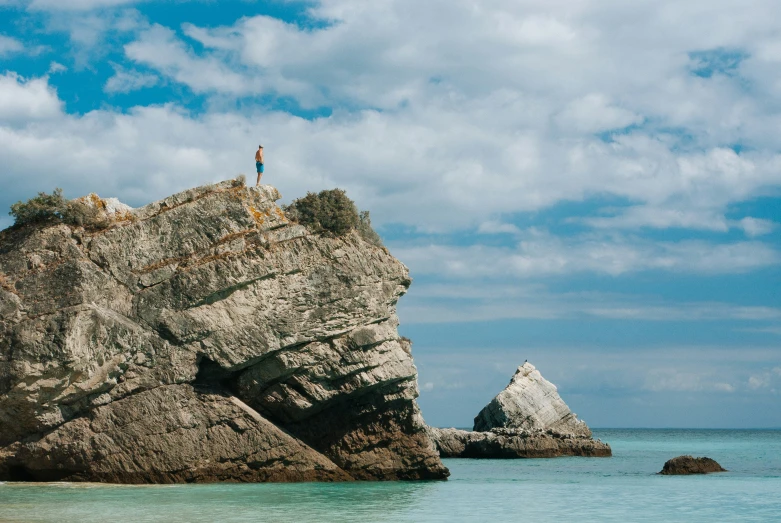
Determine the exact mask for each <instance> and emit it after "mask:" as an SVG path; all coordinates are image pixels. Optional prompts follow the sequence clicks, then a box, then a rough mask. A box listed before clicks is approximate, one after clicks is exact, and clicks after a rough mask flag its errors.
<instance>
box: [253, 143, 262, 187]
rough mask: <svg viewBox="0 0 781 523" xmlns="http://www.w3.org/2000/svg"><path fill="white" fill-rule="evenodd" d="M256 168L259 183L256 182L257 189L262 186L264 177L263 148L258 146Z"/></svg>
mask: <svg viewBox="0 0 781 523" xmlns="http://www.w3.org/2000/svg"><path fill="white" fill-rule="evenodd" d="M255 167H257V169H258V181H257V182H255V187H257V186H258V185H260V177H261V176H263V146H262V145H258V150H257V152H256V153H255Z"/></svg>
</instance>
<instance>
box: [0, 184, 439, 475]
mask: <svg viewBox="0 0 781 523" xmlns="http://www.w3.org/2000/svg"><path fill="white" fill-rule="evenodd" d="M96 198H97V197H94V196H89V197H86V199H87V200H89V201H90V202H92V203H93V204H94V205H95V206H96V208H98V209H102V210H103V211H105V217H104V218H105V219H106V220H109V222H110V226H109V227H108V228H104V229H100V230H90V229H85V228H83V227H71V226H67V225H62V224H60V225H54V226H27V227H22V228H11V229H6V230H5V231H2V232H0V480H2V479H8V478H12V477H16V476H19V477H21V476H24V477H33V478H38V479H45V478H52V479H58V478H59V479H65V478H67V479H73V480H95V481H123V482H124V481H127V482H158V481H161V482H168V481H215V480H225V481H227V480H236V481H266V480H269V481H300V480H329V481H330V480H345V479H353V478H355V479H398V478H410V479H421V478H444V477H447V474H448V472H447V469H445V468H444V467H443V466H442V464H441V462H440V460H439V458H438V456H437V454H436V452H434V451H433V450H432V445H431V441H430V440H429V438H428V435H427V432H426V430H425V425H424V423H423V422H422V419H421V417H420V414H419V411H418V410H417V406H416V405H415V398H416V397H417V395H418V391H417V385H416V377H417V371H416V369H415V366H414V364H413V362H412V357H411V355H410V347H409V344H408V342H407V341H405V340H403V339H401V338H400V337H399V335H398V331H397V319H396V313H395V306H396V302H397V301H398V299H399V297H400V296H402V295H403V294H404V293H405V292H406V290H407V288H408V286H409V284H410V278H409V274H408V271H407V268H406V267H405V266H404V265H403V264H401V263H400V262H399V261H398V260H396V259H395V258H393V257H392V256H391V255H390V254H389V253H388V252H387V250H385V249H383V248H378V247H375V246H372V245H370V244H368V243H366V242H364V241H363V240H362V239H361V238H360V237H359V235H358V234H357V233H351V234H348V235H346V236H345V237H342V238H330V237H324V236H319V235H313V234H310V233H309V232H308V231H307V230H306V229H305V228H304V227H302V226H300V225H297V224H293V223H290V222H288V220H287V219H286V217H285V215H284V213H283V212H282V211H281V210H280V209H279V208H278V207H277V206H276V204H275V203H274V202H275V200H276V199H278V198H279V193H278V192H277V191H276V189H274V188H273V187H269V186H261V187H246V186H244V184H243V183H241V182H239V181H228V182H223V183H220V184H216V185H211V186H205V187H198V188H195V189H191V190H188V191H185V192H183V193H180V194H177V195H173V196H171V197H168V198H166V199H164V200H161V201H159V202H155V203H152V204H150V205H147V206H145V207H143V208H140V209H134V210H128V209H127V208H125V207H123V206H122V205H120V204H119V203H118V202H105V201H102V200H99V199H96ZM237 409H238V410H237ZM129 427H133V430H132V431H130V432H128V434H132V437H130V436H126V435H123V434H126V430H128V431H129V430H130V428H129ZM215 438H216V439H215ZM196 449H200V450H197V451H196Z"/></svg>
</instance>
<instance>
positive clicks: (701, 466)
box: [659, 456, 727, 476]
mask: <svg viewBox="0 0 781 523" xmlns="http://www.w3.org/2000/svg"><path fill="white" fill-rule="evenodd" d="M711 472H727V470H726V469H724V468H722V466H721V465H719V464H718V463H716V461H714V460H712V459H710V458H705V457H703V458H695V457H692V456H678V457H677V458H673V459H671V460H668V461H667V462H666V463H665V464H664V467H663V468H662V470H661V471H660V472H659V474H662V475H664V476H685V475H688V474H710V473H711Z"/></svg>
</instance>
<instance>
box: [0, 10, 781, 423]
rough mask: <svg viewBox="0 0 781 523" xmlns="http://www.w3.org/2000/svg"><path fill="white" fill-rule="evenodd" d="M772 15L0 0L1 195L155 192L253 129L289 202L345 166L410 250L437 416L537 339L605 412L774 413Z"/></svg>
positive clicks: (500, 372)
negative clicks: (56, 190) (55, 191)
mask: <svg viewBox="0 0 781 523" xmlns="http://www.w3.org/2000/svg"><path fill="white" fill-rule="evenodd" d="M779 15H781V7H778V5H777V3H776V2H773V1H770V0H767V1H765V0H756V1H754V2H752V7H751V9H747V8H746V6H745V3H744V2H737V1H727V0H709V1H707V2H706V1H704V0H690V1H687V2H676V1H668V0H655V1H650V0H636V1H634V2H614V1H611V0H583V1H580V2H570V1H564V0H562V1H557V0H553V1H552V0H546V1H542V0H521V1H519V0H484V1H481V2H474V1H471V0H450V1H447V2H445V1H444V0H430V1H427V2H419V1H413V0H381V1H379V0H378V1H376V2H366V1H364V0H321V1H316V0H313V1H308V2H296V1H285V0H270V1H250V0H246V1H241V0H236V1H220V2H217V1H208V0H201V1H199V0H190V1H186V0H169V1H165V0H163V1H134V0H69V1H67V2H65V1H61V0H0V165H2V169H0V177H2V187H3V190H2V192H1V193H0V207H3V208H8V207H9V206H10V204H12V203H13V202H15V201H17V200H20V199H26V198H28V197H30V196H31V195H33V194H34V193H35V192H37V191H50V190H51V189H53V188H54V187H58V186H59V187H63V188H64V190H65V193H66V195H67V196H70V197H75V196H79V195H82V194H85V193H88V192H97V193H98V194H100V195H101V196H116V197H118V198H120V199H121V200H123V201H125V202H126V203H128V204H130V205H135V206H137V205H143V204H145V203H148V202H149V201H152V200H154V199H157V198H161V197H164V196H166V195H168V194H171V193H173V192H176V191H179V190H183V189H185V188H188V187H191V186H194V185H198V184H203V183H208V182H212V181H217V180H221V179H225V178H229V177H233V176H235V175H236V174H238V173H248V174H251V173H252V170H253V154H254V150H255V148H256V146H257V143H258V142H262V143H263V144H264V146H265V150H266V156H267V174H266V175H265V177H264V180H265V181H266V182H267V183H270V184H273V185H275V186H276V187H278V188H279V189H280V191H281V192H282V194H283V196H284V200H283V201H284V202H287V201H290V200H291V199H293V198H295V197H298V196H301V195H303V194H305V193H306V192H307V191H316V190H320V189H324V188H332V187H342V188H345V189H346V190H347V192H348V194H349V195H350V196H351V197H352V198H354V199H355V200H356V202H357V203H358V205H359V207H361V208H362V209H368V210H370V211H371V213H372V219H373V222H374V224H375V225H376V228H377V229H378V231H379V232H380V234H381V235H382V236H383V238H384V239H385V242H386V244H387V245H388V246H389V247H390V249H391V251H392V252H393V253H394V254H395V255H396V256H397V257H398V258H399V259H401V260H402V261H403V262H404V263H406V264H407V265H408V267H409V268H410V271H411V273H412V276H413V278H414V283H413V286H412V288H411V289H410V292H409V294H408V295H407V296H406V297H404V298H403V299H402V301H401V302H400V304H399V315H400V319H401V332H402V334H405V335H407V336H409V337H411V338H412V339H413V342H414V349H413V351H414V352H413V354H414V356H415V361H416V363H417V365H418V369H419V373H420V379H419V383H420V388H421V396H420V400H419V401H420V405H421V408H422V409H423V414H424V416H425V418H426V419H427V420H428V421H429V422H430V423H431V424H433V425H440V426H445V425H455V426H470V425H471V421H472V418H473V417H474V415H476V414H477V412H478V411H479V410H480V408H482V406H483V405H484V404H485V403H487V402H488V401H489V400H490V399H491V398H492V397H493V396H494V395H495V394H496V393H498V392H499V391H500V390H501V389H502V388H503V387H504V386H505V385H506V384H507V383H508V382H509V379H510V376H511V375H512V373H513V371H514V369H515V367H516V366H518V365H519V364H521V363H523V361H524V360H525V359H528V360H529V361H530V362H532V363H534V364H535V365H536V366H537V367H538V368H539V369H540V371H541V372H542V373H543V375H544V376H546V377H547V378H548V379H550V380H551V381H553V382H554V383H556V384H557V385H558V387H559V390H560V392H561V394H562V396H563V398H564V399H565V401H567V402H568V403H569V404H570V406H571V407H572V408H573V410H574V411H575V412H577V413H578V414H579V415H580V416H581V417H582V418H584V419H585V420H586V421H587V422H588V423H589V424H590V425H592V426H596V427H626V426H635V427H636V426H640V427H687V426H691V427H781V298H780V297H779V296H781V292H779V291H780V290H781V236H780V235H779V231H781V170H780V169H781V138H779V136H780V135H779V133H778V129H779V128H781V103H780V102H779V100H781V67H779V65H780V64H781V33H779V31H778V28H777V23H776V22H775V21H776V20H777V19H778V17H779ZM4 216H5V215H4ZM10 224H11V221H10V218H9V217H0V226H2V227H6V226H8V225H10Z"/></svg>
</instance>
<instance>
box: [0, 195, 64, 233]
mask: <svg viewBox="0 0 781 523" xmlns="http://www.w3.org/2000/svg"><path fill="white" fill-rule="evenodd" d="M67 204H68V201H67V200H66V199H65V198H64V197H63V195H62V189H60V188H59V187H58V188H56V189H54V192H53V193H52V194H46V193H45V192H39V193H38V196H34V197H33V198H30V199H29V200H27V201H26V202H16V203H15V204H13V205H11V212H10V213H8V214H10V215H11V216H13V217H14V224H15V225H24V224H28V223H43V222H53V221H61V220H62V217H63V215H64V214H65V209H66V207H67Z"/></svg>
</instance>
